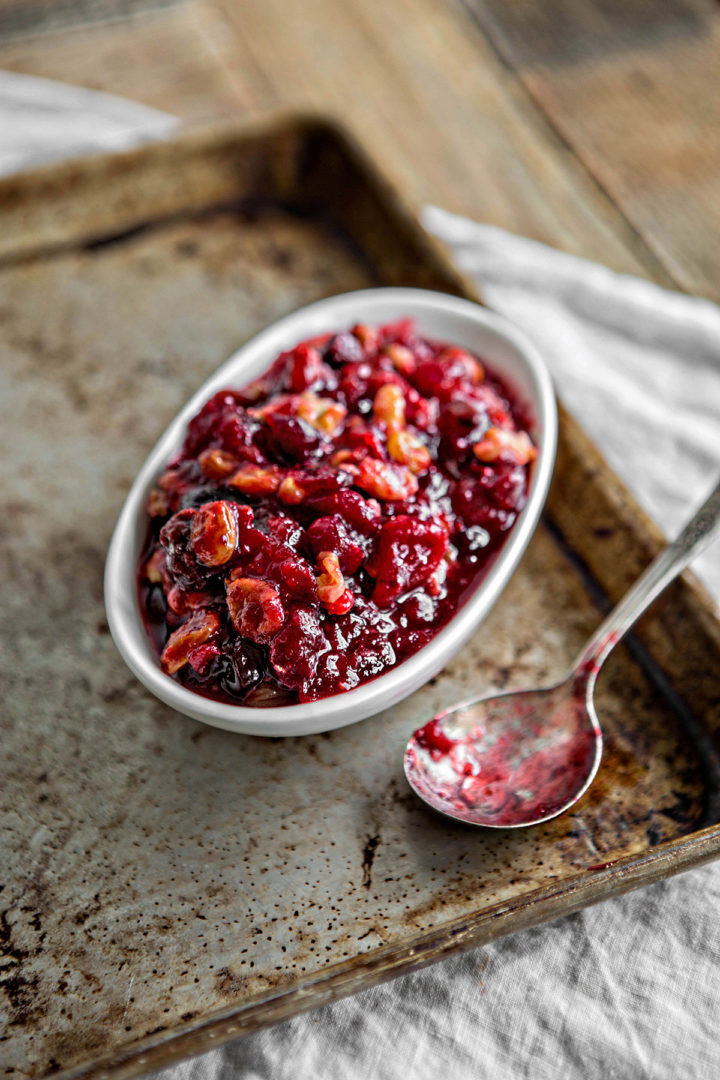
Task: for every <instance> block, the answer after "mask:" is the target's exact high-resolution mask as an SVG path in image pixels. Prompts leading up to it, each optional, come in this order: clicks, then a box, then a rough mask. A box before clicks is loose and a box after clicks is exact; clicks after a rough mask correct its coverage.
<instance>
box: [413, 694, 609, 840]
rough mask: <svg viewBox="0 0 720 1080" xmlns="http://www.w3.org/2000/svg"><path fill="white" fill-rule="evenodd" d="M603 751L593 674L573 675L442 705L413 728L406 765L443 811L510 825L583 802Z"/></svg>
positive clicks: (427, 796)
mask: <svg viewBox="0 0 720 1080" xmlns="http://www.w3.org/2000/svg"><path fill="white" fill-rule="evenodd" d="M601 756H602V732H601V730H600V725H599V723H598V719H597V716H596V714H595V709H594V706H593V703H592V696H591V694H590V693H589V686H588V682H587V680H583V679H580V678H574V677H571V678H569V679H567V680H566V681H564V682H562V683H558V684H557V685H556V686H550V687H545V688H543V689H539V690H527V691H518V692H509V693H505V694H498V695H496V696H493V697H487V698H484V699H480V700H479V701H473V702H470V703H469V704H467V705H464V706H460V707H459V708H457V709H454V710H452V711H450V712H446V713H441V714H440V715H439V716H437V717H435V718H434V719H433V720H431V721H430V723H429V724H426V725H425V726H424V727H422V728H419V729H418V731H416V732H415V733H414V734H413V736H412V738H411V739H410V741H409V743H408V745H407V748H406V750H405V761H404V766H405V775H406V776H407V779H408V781H409V782H410V785H411V786H412V787H413V788H414V790H415V791H416V792H417V793H418V795H420V797H421V798H422V799H424V800H425V802H427V803H428V804H429V805H430V806H432V807H433V808H434V809H435V810H439V811H440V813H442V814H445V815H446V816H448V817H452V818H455V819H457V820H460V821H464V822H466V823H468V824H470V825H484V826H487V827H489V828H496V829H512V828H518V827H521V826H524V825H527V824H528V823H530V822H532V823H533V824H539V823H540V822H543V821H547V820H549V819H550V818H553V817H555V816H556V815H557V814H561V813H562V812H563V811H564V810H567V809H568V808H569V807H570V806H571V805H572V804H573V803H574V802H577V800H578V799H579V798H580V797H581V796H582V795H583V794H584V793H585V791H586V790H587V788H588V787H589V785H590V784H591V783H592V780H593V779H594V777H595V773H596V772H597V770H598V766H599V765H600V758H601Z"/></svg>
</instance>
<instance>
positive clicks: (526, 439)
mask: <svg viewBox="0 0 720 1080" xmlns="http://www.w3.org/2000/svg"><path fill="white" fill-rule="evenodd" d="M473 453H474V454H475V457H476V458H477V459H478V461H486V462H490V461H507V462H510V463H511V464H513V465H527V464H529V462H531V461H534V460H535V458H536V457H537V450H536V449H535V447H534V446H533V444H532V442H531V440H530V436H529V435H528V433H527V432H526V431H508V430H506V429H505V428H498V427H490V428H488V429H487V431H486V432H485V434H484V435H483V437H482V439H481V440H480V442H476V443H475V445H474V446H473Z"/></svg>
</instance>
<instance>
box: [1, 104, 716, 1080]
mask: <svg viewBox="0 0 720 1080" xmlns="http://www.w3.org/2000/svg"><path fill="white" fill-rule="evenodd" d="M284 129H289V130H292V131H295V132H297V133H299V134H302V133H303V132H304V133H305V134H307V133H308V132H312V131H316V132H317V131H320V132H322V133H323V134H325V135H326V136H329V137H330V138H331V139H333V140H335V141H336V142H338V143H339V144H340V146H341V149H342V150H343V151H344V152H345V153H346V154H347V155H348V156H349V157H350V159H351V161H352V162H353V163H354V164H358V165H359V167H360V168H361V169H363V171H365V172H366V173H367V172H369V174H370V175H371V177H372V179H373V182H374V183H375V184H376V185H377V186H378V189H379V190H380V192H381V194H382V196H383V197H384V198H385V199H387V201H388V202H390V203H391V205H392V209H393V212H394V213H395V214H396V215H398V216H400V217H402V219H403V220H404V222H405V223H406V224H407V225H408V226H409V227H410V229H411V230H413V231H414V233H415V234H416V237H417V239H418V241H419V242H421V243H422V244H423V245H424V246H425V247H426V248H427V249H428V253H429V254H430V255H431V256H432V258H433V259H435V261H436V262H438V263H439V265H440V266H441V268H442V269H443V271H444V272H446V273H447V277H448V280H449V281H451V282H452V281H455V282H457V290H458V293H457V294H458V295H460V296H466V297H470V298H472V299H477V291H476V290H475V289H474V288H473V287H472V285H471V284H470V283H469V282H468V281H466V279H465V278H464V276H463V275H462V274H461V273H460V272H458V271H457V270H456V269H455V268H454V267H453V266H452V264H451V263H450V262H449V260H448V257H447V255H446V254H445V252H444V250H443V249H442V247H441V246H440V244H439V243H438V242H437V241H436V240H435V239H434V238H433V237H431V236H430V235H429V234H427V233H426V232H425V231H424V229H423V228H422V225H421V224H420V221H419V220H418V217H417V215H416V214H415V213H414V212H413V210H412V208H411V207H409V206H408V203H407V201H406V200H405V199H404V198H403V197H402V196H401V195H400V194H399V192H398V191H397V189H396V188H395V186H394V184H393V183H392V181H391V180H390V179H388V177H387V175H386V173H385V170H384V169H383V168H380V167H379V166H378V165H377V164H376V162H375V161H374V160H373V158H372V157H371V156H369V155H368V153H367V152H366V151H365V150H364V149H363V147H362V145H361V144H359V143H358V141H357V140H356V138H355V137H354V135H352V134H350V133H348V132H347V130H346V129H345V127H344V125H343V124H342V123H339V122H338V121H337V120H336V119H335V118H334V117H332V116H330V117H328V116H325V115H322V114H319V113H318V114H315V113H308V112H293V111H286V110H285V111H283V112H281V113H272V114H269V115H265V116H260V117H256V118H255V119H254V120H253V121H252V122H249V123H248V122H240V123H239V122H235V121H234V122H232V123H229V124H228V123H226V122H223V123H220V124H217V123H213V124H211V125H207V126H203V127H202V128H193V129H191V130H190V131H186V132H181V133H180V134H179V135H177V134H176V135H174V136H172V137H171V138H169V139H166V140H161V141H158V142H153V143H149V144H146V145H144V146H142V147H140V148H138V149H135V150H129V151H123V152H120V153H107V154H100V155H91V156H87V157H79V158H76V159H73V160H70V161H67V162H62V163H59V164H52V163H51V164H49V165H45V166H41V167H39V168H34V169H32V170H28V171H27V172H24V173H19V174H15V175H13V176H11V177H6V178H3V179H0V213H2V211H3V209H4V206H3V204H4V203H5V202H6V200H8V199H9V201H10V203H11V204H12V202H13V201H17V200H18V196H20V198H21V199H22V197H23V196H24V197H25V198H26V199H29V200H30V201H34V200H35V199H37V197H38V193H39V192H42V190H43V189H45V190H52V189H55V190H57V189H58V188H62V187H63V186H66V187H67V186H69V187H71V188H72V187H74V186H75V184H76V183H77V180H78V177H79V175H84V176H86V177H88V178H89V179H93V178H94V179H95V181H97V180H98V179H100V178H102V176H103V173H106V174H107V172H108V171H115V170H117V169H120V170H121V171H127V172H132V171H135V170H136V169H138V168H142V167H144V166H146V165H147V164H148V163H150V164H152V162H153V161H154V160H155V158H157V157H161V158H167V157H168V156H172V155H175V157H176V158H177V160H179V161H180V160H182V159H183V158H185V159H187V158H189V157H191V156H193V155H198V154H202V153H204V152H206V151H208V150H211V151H212V150H214V151H217V150H218V149H219V150H222V149H223V148H225V149H228V148H231V147H232V146H234V145H239V146H240V147H242V145H243V144H246V143H247V142H248V140H250V139H252V138H260V139H267V138H268V137H270V136H271V135H272V134H274V133H277V132H282V131H283V130H284ZM213 205H214V204H212V203H209V202H208V200H201V201H200V203H199V204H193V203H192V201H190V203H189V204H188V205H187V206H186V207H184V208H182V209H180V210H178V212H177V213H178V216H183V215H187V214H190V213H193V212H195V211H197V210H198V209H201V208H202V207H203V206H205V207H207V208H210V207H211V206H213ZM145 220H147V221H148V222H150V223H160V222H161V221H162V220H163V215H162V214H155V215H148V217H147V218H146V219H145ZM80 239H84V240H86V241H87V239H88V236H87V233H82V231H80V230H78V231H77V233H76V234H73V233H72V230H69V235H66V236H65V238H64V239H63V240H60V241H58V240H56V239H55V240H54V239H48V240H46V241H45V242H44V243H40V244H39V245H35V246H33V245H32V244H30V245H23V244H20V245H19V248H18V250H17V251H16V252H14V253H13V251H12V248H11V247H8V248H6V249H5V251H4V252H0V267H3V266H6V265H8V263H10V264H12V263H14V262H15V261H16V260H17V259H19V260H24V259H25V258H38V259H42V258H43V257H51V256H52V255H53V254H54V253H55V252H56V251H59V250H72V248H73V245H74V244H76V243H77V242H78V241H79V240H80ZM559 412H560V419H561V424H562V425H563V426H565V427H566V428H569V429H570V431H571V433H572V435H573V436H578V437H579V438H580V439H581V440H582V441H583V443H584V444H585V445H586V446H587V447H588V448H589V450H590V453H591V456H592V457H593V459H594V460H595V461H596V462H597V464H598V467H600V468H602V469H603V470H604V471H605V478H606V480H609V482H610V486H611V493H612V495H613V496H614V497H616V498H617V499H618V501H619V503H622V505H623V506H624V507H625V508H626V509H627V511H628V514H629V515H630V516H631V517H632V522H633V526H634V529H635V532H636V534H637V536H638V537H639V538H641V539H642V540H643V541H644V545H645V547H646V548H647V551H648V552H649V554H650V555H652V554H654V552H655V551H656V550H657V549H658V548H659V546H660V545H661V543H662V534H661V532H660V530H659V529H658V528H657V526H656V525H655V524H654V523H653V522H652V520H651V519H650V518H649V517H648V515H647V514H645V513H644V511H642V509H641V508H640V507H639V506H638V505H637V503H636V502H635V500H634V498H633V496H632V495H631V494H630V493H629V492H628V491H627V489H626V488H625V485H624V484H623V483H622V482H621V481H620V480H619V479H618V477H617V476H616V474H615V473H614V472H613V471H612V470H611V469H610V468H609V466H608V465H607V464H606V463H605V462H604V460H603V458H602V455H601V453H600V451H599V450H598V449H597V447H596V446H595V445H594V443H592V442H591V440H590V439H589V438H588V437H587V436H586V435H585V433H584V432H583V431H582V429H580V428H579V426H578V424H577V422H576V421H575V420H574V419H573V418H572V417H571V416H570V415H569V414H568V413H567V410H566V409H565V408H564V407H563V406H562V404H560V406H559ZM679 588H681V589H683V590H685V594H686V599H688V600H689V601H690V603H691V605H692V607H693V608H694V609H695V612H696V614H697V615H698V616H699V618H700V619H701V620H704V621H703V629H706V630H708V631H709V634H710V636H711V638H712V639H713V642H714V644H715V645H717V647H718V648H719V649H720V620H718V611H717V607H716V605H715V603H714V601H713V600H712V598H711V597H710V596H709V594H708V593H707V591H706V590H705V589H704V588H703V586H702V585H700V583H699V582H698V581H697V579H695V578H694V576H693V575H692V574H691V573H690V574H688V573H686V574H684V575H683V577H682V579H681V582H680V585H679ZM718 857H720V823H718V824H715V825H710V826H708V827H705V828H703V829H698V830H695V831H693V832H691V833H688V834H686V835H685V836H683V837H680V838H678V839H674V840H669V841H665V842H663V843H660V844H658V845H657V846H656V847H650V848H648V849H646V850H644V851H643V852H641V853H639V854H633V855H627V856H623V857H621V858H620V859H617V860H615V861H613V862H610V863H607V864H603V865H601V866H600V867H598V868H597V869H594V870H590V869H588V868H585V869H582V870H579V871H578V872H577V873H576V874H574V875H572V876H567V877H565V878H563V879H561V880H558V881H556V882H554V883H552V884H551V885H547V886H542V887H540V888H539V889H534V890H532V891H530V892H527V893H523V894H522V895H521V896H519V897H517V898H515V899H514V900H512V901H510V902H508V903H505V904H504V903H500V904H496V905H493V906H492V907H490V908H486V909H484V910H483V911H482V912H475V913H471V914H469V915H464V916H461V917H459V918H456V919H454V920H450V921H448V922H447V923H445V924H444V925H443V926H442V928H438V929H435V930H433V931H427V932H420V933H418V934H417V935H415V937H413V938H412V943H411V942H406V943H405V944H404V945H402V946H397V945H394V946H392V945H387V946H381V947H379V948H376V949H373V950H372V951H370V952H368V953H366V954H361V955H360V956H356V957H354V958H352V959H350V960H348V961H344V962H342V963H341V964H337V965H334V966H333V967H332V968H330V969H326V970H325V971H323V972H321V973H319V974H318V975H316V976H315V977H311V978H305V979H303V980H302V981H298V982H296V984H295V985H294V986H293V987H292V988H290V989H287V990H280V991H276V992H273V993H271V994H259V995H257V996H256V997H253V998H251V999H250V1000H248V1001H246V1002H244V1003H243V1004H241V1005H234V1006H229V1007H227V1008H226V1009H222V1010H217V1011H214V1012H213V1013H212V1014H210V1015H208V1016H207V1017H206V1018H205V1019H201V1020H195V1021H187V1022H181V1023H180V1024H179V1025H178V1026H177V1027H176V1028H175V1029H174V1030H173V1031H172V1032H168V1033H158V1034H156V1035H153V1036H148V1037H147V1038H145V1039H141V1040H138V1041H137V1042H135V1043H132V1044H129V1045H128V1047H127V1049H121V1050H117V1051H112V1052H110V1053H105V1054H102V1055H100V1056H99V1057H97V1058H96V1059H95V1060H94V1061H88V1062H87V1063H86V1064H83V1065H79V1066H72V1067H71V1068H69V1069H66V1070H64V1071H61V1072H56V1073H54V1074H53V1075H54V1076H56V1077H58V1078H59V1080H81V1078H83V1080H84V1078H86V1077H94V1076H98V1077H108V1078H113V1080H121V1078H125V1077H132V1076H138V1075H142V1074H144V1073H146V1072H149V1071H151V1070H153V1069H157V1068H160V1067H162V1066H164V1065H169V1064H172V1063H174V1062H177V1061H180V1060H183V1059H185V1058H187V1057H190V1056H193V1055H195V1054H199V1053H202V1052H203V1051H205V1050H208V1049H211V1048H213V1047H216V1046H219V1045H221V1044H222V1043H224V1042H226V1041H229V1040H231V1039H233V1038H237V1037H239V1036H241V1035H243V1034H249V1033H250V1032H251V1031H255V1030H259V1029H260V1028H262V1027H267V1026H270V1025H272V1024H275V1023H278V1022H281V1021H282V1020H284V1019H287V1018H289V1017H290V1016H293V1015H297V1014H299V1013H300V1012H304V1011H307V1010H310V1009H313V1008H317V1007H320V1006H321V1005H324V1004H326V1003H328V1002H330V1001H333V1000H336V999H338V998H341V997H344V996H347V995H349V994H352V993H356V992H359V991H360V990H362V989H365V988H368V987H370V986H372V985H376V984H378V983H380V982H383V981H386V980H388V979H390V978H393V977H394V976H395V975H399V974H401V973H406V972H410V971H413V970H417V969H419V968H421V967H424V966H427V965H429V964H430V963H433V962H435V961H437V960H439V959H442V958H444V957H446V956H450V955H452V954H453V953H456V952H460V951H463V950H464V949H467V948H470V947H476V946H479V945H482V944H484V943H487V942H489V941H491V940H494V939H495V938H498V937H501V936H503V935H504V934H506V933H511V932H514V931H515V930H522V929H527V928H529V927H531V926H534V925H537V924H539V923H542V922H546V921H550V920H552V919H554V918H559V917H562V916H564V915H567V914H570V913H572V912H573V911H577V910H580V909H581V908H583V907H586V906H590V905H592V904H594V903H598V902H601V901H602V900H605V899H610V898H611V897H613V896H617V895H621V894H623V893H625V892H628V891H630V890H632V889H634V888H637V887H639V886H641V885H644V884H650V883H652V882H653V881H656V880H659V879H661V878H664V877H668V876H672V875H674V874H676V873H681V872H684V871H685V870H689V869H692V868H694V867H696V866H701V865H703V864H704V863H707V862H710V861H712V860H713V859H716V858H718ZM508 923H510V925H508ZM246 1021H247V1022H246ZM151 1059H152V1060H151ZM38 1075H40V1074H38Z"/></svg>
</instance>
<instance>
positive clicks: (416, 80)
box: [217, 0, 668, 280]
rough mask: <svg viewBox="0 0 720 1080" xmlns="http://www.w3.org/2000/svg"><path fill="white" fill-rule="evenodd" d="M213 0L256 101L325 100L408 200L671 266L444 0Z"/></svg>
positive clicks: (587, 251) (627, 267) (631, 267)
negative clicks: (252, 73)
mask: <svg viewBox="0 0 720 1080" xmlns="http://www.w3.org/2000/svg"><path fill="white" fill-rule="evenodd" d="M217 6H218V7H219V8H221V9H222V10H223V11H225V12H226V14H227V16H228V18H229V19H230V20H232V22H233V24H234V26H235V28H236V32H237V37H238V40H239V42H240V43H241V44H242V46H243V48H244V50H245V51H246V52H247V53H249V54H250V55H252V57H253V58H254V60H255V67H256V70H259V71H261V72H262V77H263V82H262V85H261V83H260V79H259V77H257V78H255V79H254V82H253V91H252V92H254V93H255V94H256V95H257V100H258V103H259V104H262V105H263V106H267V105H275V104H287V103H290V102H293V103H302V104H303V105H309V106H312V107H316V108H321V109H328V108H331V109H332V110H333V111H334V112H335V113H337V114H339V115H340V116H341V117H342V118H343V119H344V120H346V121H347V122H348V123H349V124H351V126H352V127H353V128H354V130H355V131H356V132H357V133H358V135H359V136H360V137H361V138H362V139H363V141H364V142H365V143H366V145H367V146H368V147H369V149H370V150H371V151H372V152H374V153H375V154H376V155H378V156H379V157H380V158H382V159H383V160H384V164H385V165H386V167H387V168H388V169H389V171H390V172H391V173H392V174H393V175H394V177H395V178H396V179H397V181H398V182H399V184H400V186H401V187H402V188H403V189H404V191H405V192H406V193H407V194H408V196H409V198H410V199H411V201H412V202H414V203H416V204H419V203H422V202H425V201H435V202H439V203H441V204H442V205H444V206H446V207H447V208H448V209H451V210H455V211H458V212H461V213H466V214H468V215H470V216H472V217H475V218H478V219H480V220H483V221H488V222H491V223H493V224H496V225H499V226H502V227H504V228H508V229H511V230H513V231H515V232H519V233H524V234H527V235H530V236H533V237H535V238H536V239H539V240H543V241H545V242H547V243H550V244H554V245H556V246H558V247H561V248H564V249H565V250H568V251H571V252H573V253H576V254H581V255H586V256H588V257H591V258H596V259H599V260H601V261H603V262H606V263H608V264H609V265H611V266H613V267H615V268H617V269H619V270H624V271H629V272H635V273H644V274H646V275H653V276H655V277H658V278H660V279H662V280H668V279H667V275H666V274H665V273H664V271H663V269H662V267H661V266H660V265H659V264H658V263H657V262H656V261H655V260H654V259H653V257H652V256H651V255H650V254H649V253H648V252H647V251H646V250H645V249H644V245H642V243H641V242H638V238H637V236H636V235H635V234H634V233H633V231H632V230H631V229H629V228H628V227H627V223H626V222H625V221H624V219H623V218H622V215H620V214H619V213H618V212H617V211H616V209H615V208H614V206H613V205H612V203H611V201H610V200H609V199H608V198H607V197H606V196H605V195H604V194H603V193H602V192H601V191H599V189H598V188H597V186H596V185H595V183H594V182H593V181H592V180H591V179H589V178H588V176H587V173H586V172H585V170H584V169H583V168H582V167H581V166H580V165H579V164H578V162H577V160H576V159H575V157H574V155H573V154H572V153H570V152H568V151H567V149H566V148H565V147H564V146H563V144H562V143H561V141H560V140H558V139H557V137H556V136H555V134H554V133H553V131H552V130H551V129H550V127H549V126H548V125H547V124H546V122H545V121H544V119H543V117H542V115H541V114H540V113H539V112H538V110H537V109H536V108H535V107H534V106H533V105H532V103H531V102H529V100H528V97H527V94H526V93H525V91H523V90H522V88H520V87H519V86H518V84H517V81H516V79H515V77H514V75H512V74H511V73H509V72H508V71H507V69H506V68H505V67H504V65H503V64H502V63H501V62H500V61H499V60H498V58H497V56H496V55H495V54H494V52H493V50H492V49H491V48H490V47H489V46H488V44H487V42H486V41H485V39H484V37H483V35H482V34H481V33H479V32H478V29H477V27H476V26H475V25H474V24H473V21H472V19H471V18H470V17H469V16H468V15H467V13H466V12H465V11H464V10H463V9H462V8H460V7H456V6H454V5H449V4H448V3H446V2H445V0H394V2H393V3H392V4H387V3H385V2H384V0H347V2H346V3H344V4H342V5H333V6H332V8H330V6H329V5H328V2H327V0H305V2H304V3H303V4H290V5H288V4H287V3H286V2H285V0H265V2H264V3H263V4H262V5H257V4H253V3H246V2H242V3H238V2H236V0H217ZM279 27H282V31H283V32H282V33H279V32H278V28H279Z"/></svg>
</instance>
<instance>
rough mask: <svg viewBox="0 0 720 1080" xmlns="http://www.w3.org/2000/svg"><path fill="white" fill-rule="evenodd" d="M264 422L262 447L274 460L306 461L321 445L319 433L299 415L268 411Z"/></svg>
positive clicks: (284, 461)
mask: <svg viewBox="0 0 720 1080" xmlns="http://www.w3.org/2000/svg"><path fill="white" fill-rule="evenodd" d="M265 424H266V430H265V431H264V432H263V436H262V443H263V448H264V449H265V451H266V453H267V454H268V456H269V457H271V458H273V459H274V460H275V461H279V462H283V463H288V464H295V463H297V462H303V461H306V460H307V458H310V457H312V456H313V454H314V453H315V452H316V450H317V449H318V447H319V446H320V445H321V442H322V439H321V436H320V433H319V432H318V431H316V430H315V428H314V427H313V426H312V424H308V422H307V420H303V419H302V418H301V417H299V416H284V415H282V414H281V413H269V414H268V415H267V416H266V417H265Z"/></svg>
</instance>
